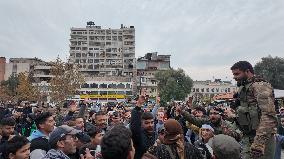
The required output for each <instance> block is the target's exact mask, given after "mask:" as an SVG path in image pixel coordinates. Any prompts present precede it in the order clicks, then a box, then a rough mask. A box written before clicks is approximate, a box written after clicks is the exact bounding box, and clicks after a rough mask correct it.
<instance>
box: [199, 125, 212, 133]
mask: <svg viewBox="0 0 284 159" xmlns="http://www.w3.org/2000/svg"><path fill="white" fill-rule="evenodd" d="M201 129H209V130H211V131H212V132H214V129H213V128H212V127H211V126H210V125H208V124H203V125H202V127H201Z"/></svg>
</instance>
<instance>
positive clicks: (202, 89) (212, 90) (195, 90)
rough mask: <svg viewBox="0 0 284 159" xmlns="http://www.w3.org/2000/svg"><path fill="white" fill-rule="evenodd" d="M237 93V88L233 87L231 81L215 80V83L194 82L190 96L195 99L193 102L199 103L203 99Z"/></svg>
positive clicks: (208, 81)
mask: <svg viewBox="0 0 284 159" xmlns="http://www.w3.org/2000/svg"><path fill="white" fill-rule="evenodd" d="M236 91H237V86H235V85H233V84H232V83H231V81H221V80H220V79H215V81H211V80H206V81H194V82H193V87H192V90H191V93H190V95H189V96H191V97H193V100H195V101H199V100H200V99H202V98H210V99H212V98H213V97H214V96H215V95H219V94H225V93H234V92H236Z"/></svg>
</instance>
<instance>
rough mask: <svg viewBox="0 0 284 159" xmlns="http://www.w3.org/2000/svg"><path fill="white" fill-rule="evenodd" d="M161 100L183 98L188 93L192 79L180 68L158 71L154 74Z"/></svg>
mask: <svg viewBox="0 0 284 159" xmlns="http://www.w3.org/2000/svg"><path fill="white" fill-rule="evenodd" d="M155 77H156V79H157V80H158V81H159V83H158V91H159V95H160V97H161V101H162V102H169V101H171V100H184V99H185V98H186V97H187V95H188V94H189V93H190V91H191V88H192V85H193V81H192V79H191V78H190V77H189V76H188V75H186V74H185V72H184V71H183V70H182V69H180V68H179V69H177V70H175V69H170V70H165V71H159V72H157V73H156V74H155Z"/></svg>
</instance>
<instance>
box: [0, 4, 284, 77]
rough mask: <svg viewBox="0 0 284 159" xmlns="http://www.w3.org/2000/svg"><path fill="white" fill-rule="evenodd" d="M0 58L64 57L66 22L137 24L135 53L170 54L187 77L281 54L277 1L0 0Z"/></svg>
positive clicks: (219, 73)
mask: <svg viewBox="0 0 284 159" xmlns="http://www.w3.org/2000/svg"><path fill="white" fill-rule="evenodd" d="M0 20H1V25H0V56H5V57H7V58H12V57H38V58H42V59H44V60H53V59H55V58H56V57H57V55H59V56H60V57H61V58H67V57H68V55H69V53H68V51H69V38H70V28H71V27H85V26H86V22H87V21H94V22H95V24H96V25H100V26H102V27H103V28H120V24H124V25H126V26H130V25H133V26H134V27H135V29H136V57H138V56H143V55H144V54H145V53H147V52H159V53H160V54H171V55H172V57H171V65H172V66H173V67H174V68H178V67H180V68H183V69H184V70H185V71H186V72H187V73H188V75H189V76H190V77H192V78H193V79H194V80H206V79H213V77H214V78H221V79H223V80H226V79H228V80H230V79H232V75H231V72H230V66H231V65H232V64H233V63H235V62H237V61H239V60H248V61H250V62H251V63H252V64H255V63H256V62H258V61H260V60H261V57H265V56H268V55H269V54H270V55H272V56H281V57H284V1H283V0H100V1H99V0H0Z"/></svg>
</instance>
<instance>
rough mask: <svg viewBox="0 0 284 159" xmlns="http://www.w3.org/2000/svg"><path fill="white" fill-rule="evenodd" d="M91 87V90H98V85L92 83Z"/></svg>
mask: <svg viewBox="0 0 284 159" xmlns="http://www.w3.org/2000/svg"><path fill="white" fill-rule="evenodd" d="M90 87H91V88H98V84H96V83H92V84H90Z"/></svg>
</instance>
